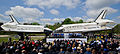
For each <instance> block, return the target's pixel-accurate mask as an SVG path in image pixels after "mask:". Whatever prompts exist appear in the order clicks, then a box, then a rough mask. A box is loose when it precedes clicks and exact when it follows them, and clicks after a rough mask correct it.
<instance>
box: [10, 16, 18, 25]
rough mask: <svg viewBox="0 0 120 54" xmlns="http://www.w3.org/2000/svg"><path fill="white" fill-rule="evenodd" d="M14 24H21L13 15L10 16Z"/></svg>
mask: <svg viewBox="0 0 120 54" xmlns="http://www.w3.org/2000/svg"><path fill="white" fill-rule="evenodd" d="M9 16H10V18H11V20H12V22H14V23H16V24H19V22H18V21H17V20H16V19H15V17H14V16H13V15H9Z"/></svg>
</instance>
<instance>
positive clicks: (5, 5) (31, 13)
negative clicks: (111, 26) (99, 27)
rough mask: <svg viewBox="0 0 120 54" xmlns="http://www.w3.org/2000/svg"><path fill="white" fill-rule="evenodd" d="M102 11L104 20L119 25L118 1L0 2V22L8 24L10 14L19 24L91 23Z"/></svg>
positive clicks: (38, 0) (119, 2)
mask: <svg viewBox="0 0 120 54" xmlns="http://www.w3.org/2000/svg"><path fill="white" fill-rule="evenodd" d="M102 10H107V15H106V17H105V18H106V19H110V20H113V21H115V22H116V23H120V0H0V22H8V21H10V18H9V16H8V15H10V14H12V15H14V16H15V18H16V19H17V20H18V21H19V22H20V23H32V22H38V23H40V24H42V25H45V24H54V23H56V22H62V21H63V20H64V19H66V18H70V19H72V20H73V21H78V20H80V19H83V20H84V21H93V20H94V19H95V18H96V17H97V16H98V15H99V13H100V12H101V11H102Z"/></svg>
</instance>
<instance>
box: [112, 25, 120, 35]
mask: <svg viewBox="0 0 120 54" xmlns="http://www.w3.org/2000/svg"><path fill="white" fill-rule="evenodd" d="M113 32H114V33H117V34H120V24H117V25H116V26H115V27H114V28H113Z"/></svg>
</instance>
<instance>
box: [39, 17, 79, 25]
mask: <svg viewBox="0 0 120 54" xmlns="http://www.w3.org/2000/svg"><path fill="white" fill-rule="evenodd" d="M66 18H70V19H71V20H72V21H78V20H80V19H81V17H66ZM66 18H53V19H50V18H44V19H40V22H41V23H42V24H46V23H48V24H51V25H53V24H54V23H57V22H62V21H64V20H65V19H66Z"/></svg>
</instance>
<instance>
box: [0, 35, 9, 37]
mask: <svg viewBox="0 0 120 54" xmlns="http://www.w3.org/2000/svg"><path fill="white" fill-rule="evenodd" d="M0 37H10V35H0Z"/></svg>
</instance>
